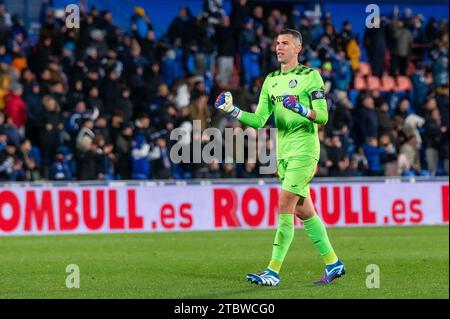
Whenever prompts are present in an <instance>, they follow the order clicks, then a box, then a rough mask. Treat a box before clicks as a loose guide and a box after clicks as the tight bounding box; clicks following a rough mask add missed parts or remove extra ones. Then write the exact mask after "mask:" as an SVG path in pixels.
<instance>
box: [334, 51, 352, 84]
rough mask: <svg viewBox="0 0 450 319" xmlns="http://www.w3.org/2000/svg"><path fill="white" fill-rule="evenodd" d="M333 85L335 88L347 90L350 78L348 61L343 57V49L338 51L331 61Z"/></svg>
mask: <svg viewBox="0 0 450 319" xmlns="http://www.w3.org/2000/svg"><path fill="white" fill-rule="evenodd" d="M333 62H334V63H333V70H335V72H334V77H333V86H334V88H335V89H336V90H340V91H347V90H348V88H349V85H350V81H351V78H352V70H351V66H350V62H349V61H348V60H346V59H345V51H339V52H338V54H337V55H336V59H335V60H334V61H333Z"/></svg>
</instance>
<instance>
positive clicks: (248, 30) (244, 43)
mask: <svg viewBox="0 0 450 319" xmlns="http://www.w3.org/2000/svg"><path fill="white" fill-rule="evenodd" d="M243 26H244V29H243V30H242V32H241V33H240V35H239V47H238V48H239V53H240V54H244V53H245V52H247V51H249V50H250V47H251V46H252V45H254V44H256V43H257V41H256V32H255V30H254V28H253V19H252V18H248V17H247V18H245V20H244V25H243Z"/></svg>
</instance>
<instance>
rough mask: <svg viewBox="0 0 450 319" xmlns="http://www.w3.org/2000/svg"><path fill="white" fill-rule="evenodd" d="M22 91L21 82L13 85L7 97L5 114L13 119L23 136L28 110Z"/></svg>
mask: <svg viewBox="0 0 450 319" xmlns="http://www.w3.org/2000/svg"><path fill="white" fill-rule="evenodd" d="M22 93H23V88H22V85H21V84H19V83H16V84H14V85H12V86H11V92H10V93H9V94H8V95H7V96H6V97H5V114H6V115H7V116H8V117H10V118H11V119H12V121H13V123H14V125H15V126H16V127H17V128H18V129H19V132H20V135H21V137H24V136H25V124H26V122H27V116H28V112H27V107H26V106H25V102H24V101H23V99H22Z"/></svg>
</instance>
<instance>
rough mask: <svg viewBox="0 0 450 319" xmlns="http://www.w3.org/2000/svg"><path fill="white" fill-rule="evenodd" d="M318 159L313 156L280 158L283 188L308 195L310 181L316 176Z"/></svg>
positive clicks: (280, 174)
mask: <svg viewBox="0 0 450 319" xmlns="http://www.w3.org/2000/svg"><path fill="white" fill-rule="evenodd" d="M317 162H318V161H317V160H316V159H315V158H313V157H306V156H305V157H289V158H285V159H280V160H278V178H279V179H280V182H281V189H284V190H285V191H288V192H291V193H294V194H297V195H299V196H301V197H305V198H306V197H308V195H309V183H310V182H311V180H312V179H313V177H314V174H315V172H316V167H317Z"/></svg>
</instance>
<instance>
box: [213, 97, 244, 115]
mask: <svg viewBox="0 0 450 319" xmlns="http://www.w3.org/2000/svg"><path fill="white" fill-rule="evenodd" d="M214 108H216V109H219V110H221V111H222V112H225V113H227V114H228V115H230V116H231V117H233V118H237V119H239V118H240V117H241V110H240V109H239V108H238V107H237V106H234V105H233V96H232V95H231V92H222V93H220V94H219V96H218V97H217V99H216V102H215V103H214Z"/></svg>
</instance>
